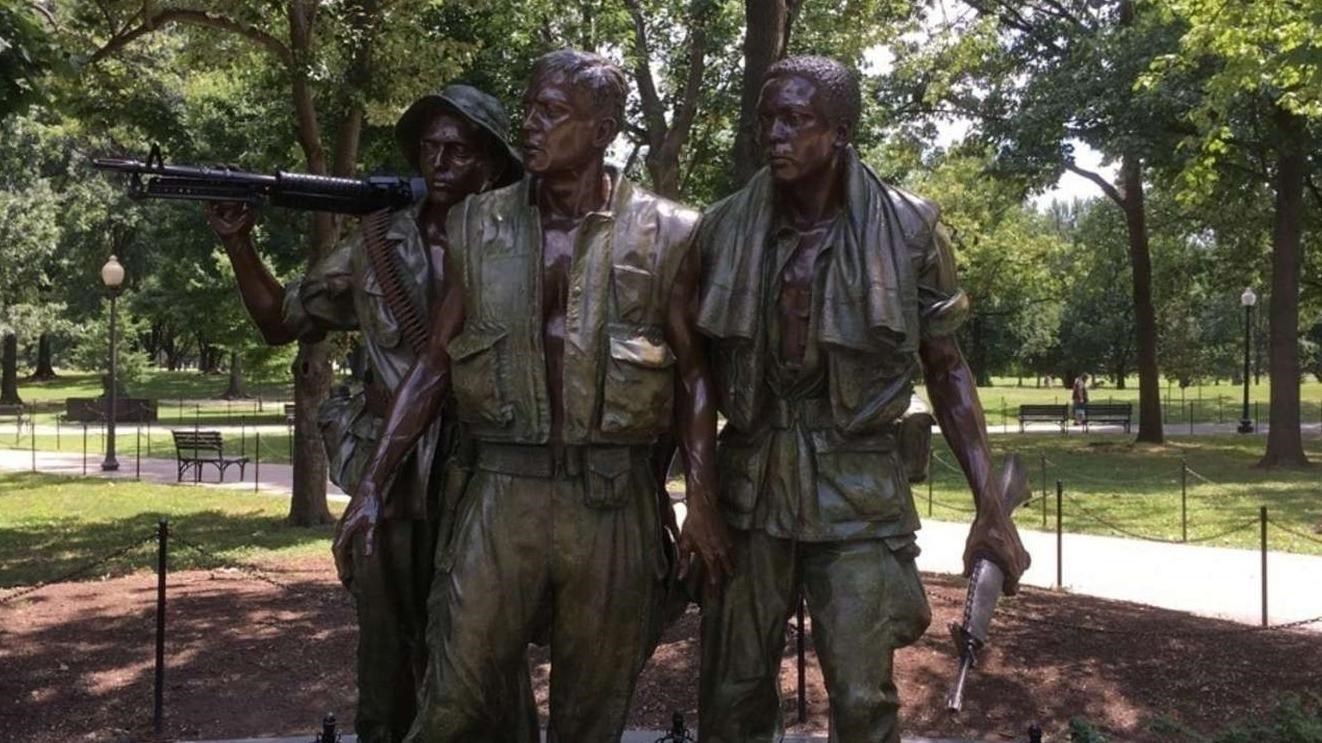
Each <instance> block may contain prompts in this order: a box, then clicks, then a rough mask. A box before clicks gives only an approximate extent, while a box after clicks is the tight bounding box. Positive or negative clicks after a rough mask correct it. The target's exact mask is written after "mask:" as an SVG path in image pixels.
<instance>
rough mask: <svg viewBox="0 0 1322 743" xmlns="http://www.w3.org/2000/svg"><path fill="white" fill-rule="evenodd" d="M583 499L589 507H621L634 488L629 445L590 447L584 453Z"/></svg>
mask: <svg viewBox="0 0 1322 743" xmlns="http://www.w3.org/2000/svg"><path fill="white" fill-rule="evenodd" d="M583 459H584V461H583V465H584V469H585V470H586V474H587V477H585V478H584V480H585V482H584V485H583V502H584V503H586V504H587V506H588V507H589V508H602V509H610V508H619V507H620V506H622V505H624V502H625V500H626V499H627V498H628V497H629V494H630V492H632V490H633V457H632V455H631V453H630V451H629V449H627V448H625V447H609V448H590V449H588V450H587V451H586V452H584V455H583Z"/></svg>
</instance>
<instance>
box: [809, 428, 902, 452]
mask: <svg viewBox="0 0 1322 743" xmlns="http://www.w3.org/2000/svg"><path fill="white" fill-rule="evenodd" d="M812 445H813V449H815V450H816V451H817V453H818V454H833V453H835V452H846V451H851V452H853V451H857V452H888V451H894V450H895V446H896V441H895V434H894V433H890V432H884V433H870V434H864V435H861V436H845V435H843V434H841V433H840V432H838V431H835V430H833V429H832V430H826V431H813V432H812Z"/></svg>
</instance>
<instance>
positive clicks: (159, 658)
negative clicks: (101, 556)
mask: <svg viewBox="0 0 1322 743" xmlns="http://www.w3.org/2000/svg"><path fill="white" fill-rule="evenodd" d="M169 539H170V521H169V520H168V519H161V520H160V522H159V523H157V524H156V688H155V694H154V697H153V700H152V718H151V721H152V729H153V730H155V731H156V735H157V736H159V735H160V734H161V728H162V726H163V725H164V723H165V574H166V571H167V569H168V566H167V563H168V555H169V544H168V543H169Z"/></svg>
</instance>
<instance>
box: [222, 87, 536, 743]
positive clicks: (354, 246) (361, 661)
mask: <svg viewBox="0 0 1322 743" xmlns="http://www.w3.org/2000/svg"><path fill="white" fill-rule="evenodd" d="M508 130H509V118H508V115H507V114H506V113H505V109H504V107H503V106H501V104H500V102H499V101H497V100H496V99H495V98H493V97H491V96H489V95H487V94H485V93H483V92H481V91H479V90H477V89H476V88H473V87H470V86H467V85H450V86H448V87H446V88H444V89H443V90H441V91H440V92H438V93H436V94H434V95H429V96H425V97H423V98H420V99H419V100H417V101H415V102H414V103H413V105H412V106H410V107H409V109H408V110H407V111H406V112H405V113H404V115H403V116H402V117H400V119H399V121H398V123H397V124H396V125H395V137H396V140H397V142H398V144H399V147H400V149H401V151H402V152H403V153H404V155H405V156H406V157H407V158H408V160H409V162H410V163H411V164H412V165H413V166H414V167H415V168H416V169H418V170H419V171H420V172H421V174H422V176H423V178H424V180H425V182H426V185H427V196H426V198H425V199H424V200H422V201H421V202H419V203H418V204H416V205H414V206H413V207H412V208H409V209H402V210H399V211H397V212H394V213H390V214H388V215H387V214H381V215H374V216H372V217H368V218H366V219H365V220H364V225H362V226H360V228H359V229H357V230H355V231H354V233H353V234H351V235H350V236H349V237H348V238H346V239H345V240H343V241H341V242H340V243H339V244H338V245H336V246H335V247H334V249H333V250H332V251H331V252H330V253H329V254H328V255H326V257H325V258H323V259H322V260H320V261H318V262H317V263H316V264H315V265H314V266H312V267H311V268H310V269H309V270H308V272H307V273H306V274H305V275H303V276H302V277H300V278H298V279H295V280H294V281H293V282H292V283H291V284H290V285H289V286H287V287H281V286H280V284H279V283H277V282H276V280H275V279H274V277H273V276H272V275H271V273H270V272H269V271H268V270H267V269H266V267H265V266H264V265H263V264H262V262H261V259H260V258H259V257H258V255H257V253H256V251H255V250H254V249H253V245H252V240H251V238H250V233H251V230H252V227H253V223H254V215H253V214H252V212H251V211H250V210H249V209H247V208H246V207H244V206H240V205H221V206H218V207H216V208H213V209H212V210H211V211H210V212H209V214H208V218H209V220H210V222H211V224H212V226H213V228H214V229H215V230H216V232H217V234H219V235H220V237H221V240H222V242H223V244H224V246H225V250H226V252H227V253H228V255H229V257H230V260H231V262H232V263H233V265H234V270H235V275H236V277H237V279H238V283H239V289H240V292H241V294H242V297H243V301H244V304H245V306H246V307H247V309H248V312H249V313H250V314H251V315H252V317H253V319H254V321H255V322H256V324H257V327H258V328H259V330H260V331H261V333H262V336H263V338H265V339H266V341H267V342H268V343H271V344H273V345H274V344H282V343H288V342H290V341H292V340H294V339H296V338H298V339H304V340H320V339H321V338H322V337H324V336H325V334H326V332H327V331H330V330H353V329H360V330H361V331H362V345H363V348H364V350H365V352H366V356H367V359H368V367H369V368H368V371H367V373H366V384H365V386H364V389H363V390H362V391H360V392H358V393H357V394H355V395H353V396H352V397H350V396H349V395H347V394H340V395H333V396H332V397H331V399H330V400H328V401H327V402H326V403H325V404H324V405H323V407H322V409H321V410H319V411H318V418H319V422H320V425H321V428H322V432H323V435H324V438H325V443H326V450H327V455H328V459H329V461H330V464H331V480H332V481H334V482H335V483H336V484H337V485H339V486H340V487H341V488H343V489H345V490H346V491H349V492H352V490H353V488H354V487H355V486H356V485H357V482H358V479H359V477H360V475H361V473H362V470H363V468H364V466H365V464H366V461H367V459H368V457H369V456H370V455H371V453H372V451H373V449H374V447H375V442H376V437H377V434H378V432H379V430H380V428H381V424H382V419H383V418H384V416H385V414H386V410H387V407H388V405H389V400H390V398H391V397H392V396H393V394H394V393H395V390H396V389H397V388H398V387H399V385H400V382H401V381H402V380H403V379H404V376H405V375H406V374H407V372H408V370H409V368H410V367H411V366H412V365H413V363H414V361H416V359H417V350H419V349H418V348H415V345H417V346H419V348H420V345H421V342H425V338H411V337H410V328H409V318H410V316H413V317H415V318H416V317H417V316H420V317H421V318H423V320H424V321H425V319H426V318H427V317H428V316H429V312H428V310H429V308H430V307H431V306H432V305H433V304H435V296H436V294H437V293H438V292H439V288H440V286H439V285H440V280H441V274H440V271H441V268H442V265H443V264H442V259H443V252H444V247H443V246H444V243H445V217H446V214H447V213H448V212H449V211H450V208H451V207H453V206H454V205H455V204H458V203H459V202H461V201H463V199H465V198H466V197H467V196H469V195H470V194H473V193H477V192H479V191H485V190H488V189H490V188H492V187H496V186H503V185H505V184H508V183H512V182H514V181H517V180H518V179H519V178H520V177H521V176H522V172H523V169H522V166H521V165H520V163H519V159H518V156H517V155H516V154H515V153H514V152H513V150H511V149H510V146H509V144H508ZM374 220H375V223H376V224H377V225H379V226H378V227H377V228H376V229H377V231H378V232H379V233H380V234H379V235H377V236H376V237H377V239H373V238H372V237H371V235H370V230H371V225H372V224H373V223H374ZM381 238H383V239H381ZM385 274H391V275H385ZM454 429H455V427H454V426H453V425H433V426H430V427H429V428H428V430H427V431H426V434H425V435H424V436H422V437H420V439H419V441H418V443H417V444H416V445H415V446H413V447H412V448H411V449H410V450H409V454H410V456H409V457H408V461H407V462H405V463H402V466H401V467H400V468H399V473H398V476H397V477H396V478H395V479H394V482H393V485H392V486H391V488H390V493H391V498H390V507H389V508H387V509H386V511H385V513H384V514H383V517H382V521H381V524H380V532H379V534H378V536H377V540H376V544H375V547H376V549H375V551H374V554H372V555H371V556H370V557H369V556H367V555H365V554H364V550H363V549H362V546H361V545H355V547H354V548H353V549H351V550H350V549H344V550H341V551H340V552H339V553H337V560H336V563H337V564H336V567H337V569H338V571H339V573H340V577H341V580H343V581H344V582H345V584H346V585H347V586H348V588H349V590H350V592H351V593H352V594H353V597H354V601H355V605H356V607H357V612H358V629H359V638H358V661H357V667H358V710H357V714H356V716H355V719H354V728H355V730H356V731H357V734H358V739H359V740H360V741H364V743H398V741H400V740H402V739H403V737H404V735H405V734H406V733H407V732H408V729H409V726H410V725H411V724H412V721H413V717H414V713H415V709H416V701H415V700H416V697H417V693H418V687H419V682H420V681H421V679H422V676H423V672H424V670H425V668H426V658H427V653H426V644H425V632H426V618H427V613H426V601H427V595H428V591H429V589H430V585H431V579H432V565H433V562H434V559H435V558H434V555H435V550H436V542H437V539H438V532H439V531H440V529H441V528H442V527H444V528H447V529H448V524H447V523H445V521H446V517H447V516H448V514H446V513H445V510H446V508H447V506H448V505H450V504H447V503H445V502H444V501H443V499H442V497H441V495H440V494H441V492H442V490H443V488H444V483H443V480H444V479H446V478H447V477H451V478H458V477H461V476H462V469H461V468H460V467H458V466H456V465H458V464H460V463H458V462H453V461H451V455H452V454H453V453H454V451H455V449H456V447H457V445H458V442H457V441H456V439H457V436H456V434H455V430H454ZM447 465H448V466H449V468H448V472H447V471H446V468H447ZM453 487H454V486H453V485H452V486H451V489H453ZM515 688H516V689H518V690H519V694H518V698H519V699H520V700H521V704H522V706H523V709H524V712H523V713H522V714H511V715H510V716H509V718H508V721H509V727H510V729H511V731H512V732H511V734H522V731H526V730H528V729H531V730H533V731H536V727H537V726H536V709H535V706H534V704H533V701H532V691H531V683H530V681H529V680H528V678H527V676H526V674H525V676H524V677H523V678H521V679H518V680H517V683H516V686H515Z"/></svg>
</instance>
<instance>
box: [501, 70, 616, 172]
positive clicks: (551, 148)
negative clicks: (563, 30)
mask: <svg viewBox="0 0 1322 743" xmlns="http://www.w3.org/2000/svg"><path fill="white" fill-rule="evenodd" d="M523 104H524V109H525V111H526V113H525V114H524V116H523V163H524V167H525V168H527V169H528V170H529V171H530V172H532V173H536V174H537V175H553V174H556V173H572V172H574V171H577V170H579V169H581V168H583V167H584V166H586V165H588V164H589V163H591V162H592V161H593V160H600V159H601V158H602V157H603V156H604V154H605V152H606V147H607V146H609V145H610V143H611V140H613V139H614V138H615V134H616V131H617V130H618V125H617V122H616V121H615V119H614V118H613V117H609V116H603V115H600V114H599V112H598V111H596V110H594V109H593V106H592V101H591V99H590V96H589V95H588V94H587V92H586V91H583V90H579V89H577V88H576V87H575V86H573V85H571V84H570V83H569V82H568V81H567V80H565V78H564V76H563V75H557V74H548V75H544V76H542V77H541V78H539V79H537V80H533V81H532V84H531V85H529V87H528V92H527V94H526V95H525V96H524V99H523Z"/></svg>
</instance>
